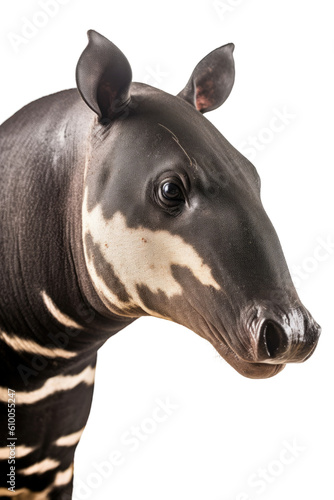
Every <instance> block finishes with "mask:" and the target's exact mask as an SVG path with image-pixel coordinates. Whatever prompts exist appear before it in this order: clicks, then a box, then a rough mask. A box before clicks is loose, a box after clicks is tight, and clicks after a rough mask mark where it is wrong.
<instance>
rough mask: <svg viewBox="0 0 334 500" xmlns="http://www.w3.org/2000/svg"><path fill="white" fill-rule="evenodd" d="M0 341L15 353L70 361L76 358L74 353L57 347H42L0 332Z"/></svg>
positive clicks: (30, 341) (31, 341)
mask: <svg viewBox="0 0 334 500" xmlns="http://www.w3.org/2000/svg"><path fill="white" fill-rule="evenodd" d="M0 340H3V341H4V342H5V343H6V344H7V345H8V346H9V347H11V348H12V349H14V350H15V351H20V352H29V353H31V354H40V355H41V356H46V357H48V358H65V359H70V358H73V357H74V356H77V353H76V352H70V351H65V349H60V348H59V347H54V348H49V347H44V346H41V345H39V344H37V343H36V342H34V341H33V340H26V339H21V338H20V337H18V336H16V335H7V333H5V332H2V331H0Z"/></svg>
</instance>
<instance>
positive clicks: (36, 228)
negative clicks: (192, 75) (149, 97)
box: [0, 90, 129, 348]
mask: <svg viewBox="0 0 334 500" xmlns="http://www.w3.org/2000/svg"><path fill="white" fill-rule="evenodd" d="M94 120H95V115H94V114H93V113H92V112H91V111H90V110H89V109H88V108H87V107H86V106H85V105H84V104H83V103H82V101H81V99H80V98H79V96H78V93H77V91H76V90H70V91H65V92H61V93H58V94H54V95H51V96H48V97H45V98H43V99H40V100H38V101H35V102H34V103H31V104H30V105H28V106H26V107H25V108H23V109H22V110H21V111H19V112H18V113H16V115H14V116H13V117H12V118H10V119H9V120H8V121H7V122H5V123H4V124H3V125H2V127H1V132H2V134H1V151H2V153H1V156H2V161H1V176H2V178H3V179H4V178H5V179H6V182H2V183H1V186H0V190H1V193H0V194H1V199H2V200H3V203H4V205H5V206H6V207H8V206H9V207H10V212H8V210H7V212H6V213H4V220H3V221H2V227H1V233H2V237H1V236H0V244H1V246H2V247H3V251H2V254H3V255H5V259H6V261H5V262H4V268H5V269H6V270H5V272H4V273H3V278H2V280H4V283H1V285H2V286H3V287H4V288H6V289H7V290H8V298H10V296H12V297H14V301H13V300H8V304H5V303H4V304H0V315H1V316H0V322H2V326H3V328H5V329H6V330H8V329H9V330H14V331H18V330H21V331H22V329H25V330H27V326H28V329H29V330H32V331H33V332H34V336H35V337H36V338H37V339H38V340H40V341H43V336H44V335H45V332H44V330H45V326H46V327H47V328H49V325H48V323H49V320H50V307H49V308H48V304H49V305H50V304H53V305H55V308H53V312H54V311H55V310H57V311H61V313H62V314H63V315H65V316H66V317H68V318H70V319H71V320H72V321H73V322H74V323H76V324H78V325H80V326H81V327H82V329H83V330H85V331H86V330H87V331H89V332H93V333H94V335H92V336H91V337H89V336H87V338H86V337H85V340H84V342H83V343H84V344H88V345H90V346H91V345H92V344H90V342H91V343H94V342H95V344H96V348H97V347H99V345H101V343H103V341H105V340H106V338H108V337H109V336H110V335H112V334H113V333H115V332H116V331H118V330H120V329H121V328H123V327H124V326H126V325H127V324H128V323H129V321H128V320H127V321H124V320H122V319H121V318H118V317H116V316H115V315H110V314H108V310H107V309H106V308H105V307H104V306H103V304H102V303H101V302H100V301H99V299H98V296H97V294H96V293H95V291H94V289H93V287H92V286H91V284H90V279H89V277H88V274H87V270H86V267H85V263H84V259H83V255H82V234H81V206H82V197H83V185H84V174H85V162H86V161H87V151H88V150H89V147H90V143H91V140H92V138H91V129H92V125H93V123H94ZM6 151H10V153H8V155H6ZM5 247H6V248H5ZM45 297H49V298H50V301H49V302H48V304H46V303H45ZM2 300H4V299H2ZM10 304H15V308H13V310H11V305H10ZM28 305H29V306H30V307H28ZM48 309H49V310H48ZM17 311H20V312H21V316H20V315H18V313H17ZM80 338H81V339H83V338H84V336H81V337H80ZM80 342H81V340H80Z"/></svg>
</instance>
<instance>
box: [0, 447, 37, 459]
mask: <svg viewBox="0 0 334 500" xmlns="http://www.w3.org/2000/svg"><path fill="white" fill-rule="evenodd" d="M35 450H36V447H29V446H24V445H22V446H16V447H15V456H16V458H22V457H25V456H26V455H29V453H32V452H33V451H35ZM8 458H9V448H8V446H5V447H3V448H0V460H7V459H8Z"/></svg>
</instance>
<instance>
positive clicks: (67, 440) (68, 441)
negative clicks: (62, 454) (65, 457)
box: [53, 427, 84, 446]
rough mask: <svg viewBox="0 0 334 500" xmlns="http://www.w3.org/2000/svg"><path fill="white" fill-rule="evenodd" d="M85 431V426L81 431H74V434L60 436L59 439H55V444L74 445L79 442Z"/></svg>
mask: <svg viewBox="0 0 334 500" xmlns="http://www.w3.org/2000/svg"><path fill="white" fill-rule="evenodd" d="M83 431H84V427H83V428H82V429H80V431H77V432H73V433H72V434H68V435H67V436H62V437H60V438H58V439H57V441H55V442H54V443H53V444H54V445H55V446H74V445H75V444H77V443H78V442H79V440H80V438H81V435H82V433H83Z"/></svg>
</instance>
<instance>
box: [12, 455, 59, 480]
mask: <svg viewBox="0 0 334 500" xmlns="http://www.w3.org/2000/svg"><path fill="white" fill-rule="evenodd" d="M59 465H60V462H59V461H58V460H54V459H53V458H45V459H44V460H42V461H41V462H37V463H36V464H33V465H30V466H29V467H26V468H25V469H21V470H20V469H19V470H18V471H17V472H18V474H23V475H24V476H30V475H31V474H44V472H47V471H49V470H52V469H56V468H57V467H59Z"/></svg>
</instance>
